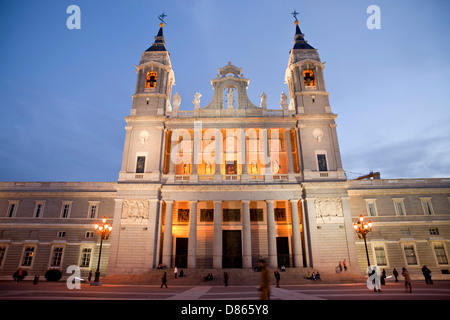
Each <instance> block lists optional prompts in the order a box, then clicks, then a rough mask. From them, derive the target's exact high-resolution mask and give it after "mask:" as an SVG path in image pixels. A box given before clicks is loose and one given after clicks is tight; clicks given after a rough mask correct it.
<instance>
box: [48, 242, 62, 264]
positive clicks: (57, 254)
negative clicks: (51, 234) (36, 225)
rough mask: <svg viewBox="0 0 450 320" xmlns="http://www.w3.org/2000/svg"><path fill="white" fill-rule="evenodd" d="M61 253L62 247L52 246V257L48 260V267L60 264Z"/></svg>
mask: <svg viewBox="0 0 450 320" xmlns="http://www.w3.org/2000/svg"><path fill="white" fill-rule="evenodd" d="M62 254H63V248H62V247H55V248H53V252H52V259H51V261H50V267H52V268H56V267H60V266H61V260H62Z"/></svg>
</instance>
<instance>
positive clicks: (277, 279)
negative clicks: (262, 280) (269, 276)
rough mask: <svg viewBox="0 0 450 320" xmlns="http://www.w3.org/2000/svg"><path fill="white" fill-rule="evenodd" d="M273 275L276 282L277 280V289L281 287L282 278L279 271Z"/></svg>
mask: <svg viewBox="0 0 450 320" xmlns="http://www.w3.org/2000/svg"><path fill="white" fill-rule="evenodd" d="M273 275H274V277H275V280H276V284H277V288H279V287H280V278H281V276H280V272H279V271H278V269H277V270H275V271H274V273H273Z"/></svg>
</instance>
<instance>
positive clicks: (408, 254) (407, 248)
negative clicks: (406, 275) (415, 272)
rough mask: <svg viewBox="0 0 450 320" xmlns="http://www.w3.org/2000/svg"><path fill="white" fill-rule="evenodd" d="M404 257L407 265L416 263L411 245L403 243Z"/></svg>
mask: <svg viewBox="0 0 450 320" xmlns="http://www.w3.org/2000/svg"><path fill="white" fill-rule="evenodd" d="M403 250H404V252H405V257H406V263H407V264H408V265H417V256H416V251H415V249H414V246H413V245H405V246H404V247H403Z"/></svg>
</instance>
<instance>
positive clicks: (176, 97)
mask: <svg viewBox="0 0 450 320" xmlns="http://www.w3.org/2000/svg"><path fill="white" fill-rule="evenodd" d="M180 104H181V97H180V95H179V94H178V92H175V94H174V95H173V99H172V105H173V111H178V110H180Z"/></svg>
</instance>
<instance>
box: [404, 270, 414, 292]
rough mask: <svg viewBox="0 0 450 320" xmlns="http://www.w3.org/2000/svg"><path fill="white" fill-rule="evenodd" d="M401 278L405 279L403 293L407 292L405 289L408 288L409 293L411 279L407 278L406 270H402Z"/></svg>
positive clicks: (410, 290)
mask: <svg viewBox="0 0 450 320" xmlns="http://www.w3.org/2000/svg"><path fill="white" fill-rule="evenodd" d="M402 276H403V277H405V292H408V289H407V288H408V287H409V293H411V292H412V288H411V277H410V276H409V272H408V270H406V268H402Z"/></svg>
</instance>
